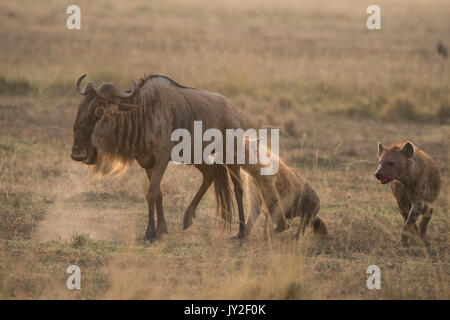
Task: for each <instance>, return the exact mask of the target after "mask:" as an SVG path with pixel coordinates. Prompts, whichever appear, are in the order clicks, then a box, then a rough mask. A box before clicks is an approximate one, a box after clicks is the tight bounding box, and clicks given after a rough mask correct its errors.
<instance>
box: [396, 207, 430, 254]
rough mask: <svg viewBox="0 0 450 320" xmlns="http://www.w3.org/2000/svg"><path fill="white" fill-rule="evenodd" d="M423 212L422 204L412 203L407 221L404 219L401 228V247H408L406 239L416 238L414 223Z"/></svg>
mask: <svg viewBox="0 0 450 320" xmlns="http://www.w3.org/2000/svg"><path fill="white" fill-rule="evenodd" d="M423 210H424V203H423V202H417V203H413V205H412V207H411V211H410V212H409V215H408V219H406V222H405V224H404V225H403V228H402V236H401V242H402V244H403V246H405V247H407V246H408V237H409V236H412V237H413V238H414V237H415V238H417V236H418V233H417V226H416V221H417V219H418V218H419V216H420V215H421V214H422V212H423Z"/></svg>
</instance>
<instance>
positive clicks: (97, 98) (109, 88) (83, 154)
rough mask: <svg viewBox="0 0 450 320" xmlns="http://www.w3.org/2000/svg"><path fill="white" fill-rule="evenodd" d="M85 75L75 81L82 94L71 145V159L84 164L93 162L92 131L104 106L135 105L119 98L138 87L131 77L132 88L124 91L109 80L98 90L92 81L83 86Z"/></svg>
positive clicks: (101, 115) (95, 155)
mask: <svg viewBox="0 0 450 320" xmlns="http://www.w3.org/2000/svg"><path fill="white" fill-rule="evenodd" d="M85 77H86V75H82V76H81V77H80V78H78V80H77V83H76V89H77V92H78V93H79V94H80V95H82V96H84V98H83V100H82V101H81V103H80V105H79V107H78V113H77V117H76V119H75V123H74V126H73V134H74V141H73V146H72V155H71V157H72V159H73V160H75V161H81V162H83V163H85V164H95V163H96V160H97V149H96V147H95V146H94V145H93V143H92V133H93V132H94V128H95V126H96V124H97V123H98V121H99V120H100V119H101V118H102V117H103V115H104V113H105V110H106V108H108V107H109V106H110V105H112V104H115V105H117V106H118V107H119V109H122V110H129V109H130V108H133V107H135V105H132V104H128V103H121V98H129V97H131V96H133V94H134V93H135V91H136V89H137V88H138V86H137V84H136V82H135V81H134V80H133V79H132V82H133V89H132V90H131V91H130V92H124V91H122V90H120V89H119V88H117V87H116V86H115V85H113V84H112V83H109V82H105V83H103V84H102V85H101V86H100V87H99V88H98V90H96V89H95V87H94V84H93V83H92V82H88V83H87V84H86V86H85V87H84V88H82V87H81V81H82V80H83V79H84V78H85Z"/></svg>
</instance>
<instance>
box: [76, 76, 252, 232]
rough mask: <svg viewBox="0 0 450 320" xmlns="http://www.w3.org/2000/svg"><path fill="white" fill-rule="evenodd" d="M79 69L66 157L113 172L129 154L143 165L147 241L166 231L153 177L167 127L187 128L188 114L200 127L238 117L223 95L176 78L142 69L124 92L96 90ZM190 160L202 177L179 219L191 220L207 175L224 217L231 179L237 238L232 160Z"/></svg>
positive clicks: (237, 124)
mask: <svg viewBox="0 0 450 320" xmlns="http://www.w3.org/2000/svg"><path fill="white" fill-rule="evenodd" d="M85 76H86V75H83V76H81V77H80V78H78V80H77V82H76V89H77V91H78V93H80V94H81V95H83V96H84V98H83V100H82V101H81V103H80V105H79V108H78V114H77V117H76V120H75V124H74V128H73V129H74V142H73V147H72V159H73V160H75V161H81V162H84V163H85V164H89V165H93V166H94V170H95V171H96V172H97V173H99V174H102V175H104V174H108V173H115V172H118V171H120V170H122V169H123V168H126V167H127V166H129V165H130V164H131V162H132V161H133V160H136V161H137V162H138V164H139V165H140V166H141V167H142V168H144V169H145V171H146V173H147V176H148V179H149V180H150V186H149V189H148V192H147V195H146V199H147V203H148V214H149V215H148V226H147V231H146V233H145V239H147V240H150V241H152V240H154V239H155V238H157V237H159V236H160V235H161V234H163V233H166V232H167V226H166V222H165V220H164V214H163V196H162V193H161V188H160V184H161V180H162V177H163V175H164V172H165V170H166V168H167V165H168V163H169V161H170V160H171V159H170V157H171V150H172V148H173V146H174V144H175V142H173V141H171V134H172V132H173V131H174V130H175V129H179V128H184V129H187V130H189V132H191V133H192V130H193V124H194V121H202V124H203V128H204V129H209V128H216V129H219V130H220V131H222V133H225V130H226V129H237V128H243V127H244V126H245V121H244V119H243V117H242V115H241V114H240V113H239V112H238V111H237V110H236V109H235V107H234V106H233V104H232V103H231V102H230V101H229V100H228V99H227V98H225V97H224V96H222V95H220V94H218V93H212V92H208V91H204V90H200V89H196V88H191V87H186V86H182V85H180V84H178V83H177V82H176V81H174V80H172V79H170V78H168V77H166V76H162V75H151V76H148V77H144V78H143V79H141V80H140V82H139V84H137V83H136V82H135V81H134V80H132V82H133V88H132V89H131V90H130V91H127V92H124V91H122V90H121V89H119V88H118V87H116V86H115V85H113V84H112V83H108V82H105V83H103V84H102V85H100V86H99V88H98V90H96V89H95V87H94V84H93V83H92V82H88V83H87V84H86V86H85V87H84V88H82V86H81V81H82V80H83V79H84V77H85ZM192 136H193V135H192ZM224 136H225V135H224ZM192 145H194V144H193V143H192ZM224 152H225V150H224ZM192 155H193V152H192ZM191 163H194V162H193V161H192V162H191ZM195 167H196V168H197V169H199V170H200V171H201V173H202V175H203V182H202V185H201V187H200V189H199V191H198V192H197V194H196V195H195V197H194V199H193V200H192V202H191V203H190V204H189V206H188V208H187V210H186V214H185V227H187V226H189V225H190V223H192V217H193V216H194V215H195V208H196V207H197V205H198V203H199V202H200V200H201V198H202V197H203V195H204V193H205V192H206V191H207V189H208V188H209V186H210V185H211V184H212V183H213V182H214V186H215V194H216V201H217V206H218V212H220V215H221V216H222V218H223V219H224V220H225V221H227V222H230V221H231V215H232V212H233V200H232V194H233V192H232V190H231V187H230V184H229V180H230V179H231V181H232V183H233V186H234V194H235V198H236V203H237V206H238V211H239V222H240V223H239V233H238V235H237V237H238V238H243V237H244V236H245V231H244V227H245V218H244V211H243V210H244V208H243V202H242V185H241V179H240V170H239V165H228V164H227V165H220V164H214V165H208V164H204V163H202V164H196V165H195ZM155 206H156V212H157V227H156V229H155V223H154V207H155Z"/></svg>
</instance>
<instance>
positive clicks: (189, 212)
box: [183, 167, 214, 230]
mask: <svg viewBox="0 0 450 320" xmlns="http://www.w3.org/2000/svg"><path fill="white" fill-rule="evenodd" d="M198 169H199V170H200V171H201V172H202V175H203V181H202V185H201V186H200V189H199V190H198V192H197V194H196V195H195V196H194V199H192V201H191V203H190V204H189V206H188V207H187V209H186V211H185V213H184V217H183V229H184V230H186V229H187V228H189V227H190V226H191V225H192V222H193V218H194V217H195V210H196V209H197V206H198V204H199V203H200V200H202V198H203V196H204V195H205V193H206V191H207V190H208V188H209V187H210V186H211V184H212V182H213V181H214V175H213V172H212V169H211V167H209V168H205V167H202V168H200V167H199V168H198Z"/></svg>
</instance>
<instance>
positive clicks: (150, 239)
mask: <svg viewBox="0 0 450 320" xmlns="http://www.w3.org/2000/svg"><path fill="white" fill-rule="evenodd" d="M155 239H156V232H146V233H145V237H144V241H148V242H153V241H155Z"/></svg>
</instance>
